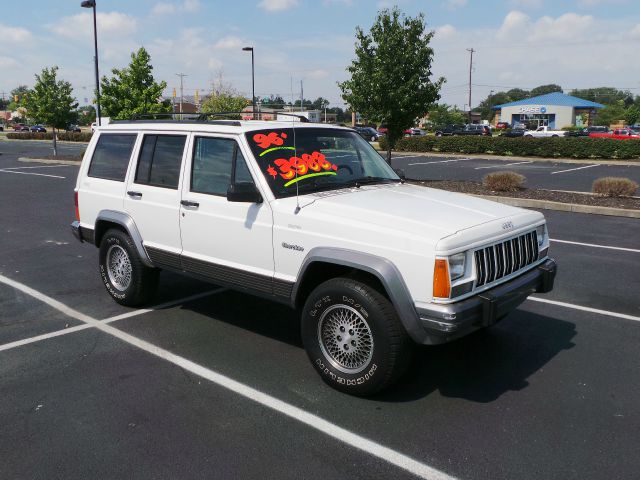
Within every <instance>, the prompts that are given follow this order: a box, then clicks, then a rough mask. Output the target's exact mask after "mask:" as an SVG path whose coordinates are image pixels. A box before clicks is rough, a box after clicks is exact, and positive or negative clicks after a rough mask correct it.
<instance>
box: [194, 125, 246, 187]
mask: <svg viewBox="0 0 640 480" xmlns="http://www.w3.org/2000/svg"><path fill="white" fill-rule="evenodd" d="M234 157H235V158H236V181H237V182H253V179H252V178H251V174H250V173H249V170H248V167H247V164H246V162H245V160H244V157H243V156H242V153H241V152H240V151H239V150H238V148H237V143H236V142H235V141H234V140H230V139H226V138H205V137H199V138H196V141H195V146H194V151H193V167H192V169H191V191H192V192H198V193H208V194H211V195H220V196H226V195H227V190H228V189H229V184H230V183H231V169H232V166H233V160H234Z"/></svg>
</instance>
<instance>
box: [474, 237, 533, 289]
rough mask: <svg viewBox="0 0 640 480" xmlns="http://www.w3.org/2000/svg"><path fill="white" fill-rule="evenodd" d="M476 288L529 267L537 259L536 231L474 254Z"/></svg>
mask: <svg viewBox="0 0 640 480" xmlns="http://www.w3.org/2000/svg"><path fill="white" fill-rule="evenodd" d="M474 256H475V260H476V273H477V280H476V287H481V286H483V285H487V284H488V283H492V282H495V281H496V280H500V279H501V278H503V277H506V276H507V275H511V274H512V273H514V272H517V271H518V270H521V269H523V268H525V267H526V266H528V265H531V264H532V263H533V262H535V261H536V260H537V259H538V236H537V234H536V231H535V230H534V231H533V232H529V233H525V234H524V235H520V236H519V237H515V238H511V239H509V240H505V241H504V242H501V243H496V244H495V245H490V246H488V247H484V248H481V249H479V250H476V251H475V252H474Z"/></svg>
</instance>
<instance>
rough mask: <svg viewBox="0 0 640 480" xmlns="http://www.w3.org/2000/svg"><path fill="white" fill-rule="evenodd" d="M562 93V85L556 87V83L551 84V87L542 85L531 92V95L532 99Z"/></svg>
mask: <svg viewBox="0 0 640 480" xmlns="http://www.w3.org/2000/svg"><path fill="white" fill-rule="evenodd" d="M555 92H559V93H562V87H561V86H560V85H556V84H555V83H550V84H549V85H540V86H539V87H536V88H534V89H533V90H531V92H529V95H531V96H532V97H537V96H539V95H546V94H548V93H555Z"/></svg>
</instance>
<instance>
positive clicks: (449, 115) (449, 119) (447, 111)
mask: <svg viewBox="0 0 640 480" xmlns="http://www.w3.org/2000/svg"><path fill="white" fill-rule="evenodd" d="M466 121H467V116H466V115H465V114H464V112H461V111H460V110H458V109H457V108H454V107H451V106H450V105H446V104H444V103H442V104H439V105H435V106H434V107H433V108H431V109H430V110H429V124H430V125H432V126H434V127H439V126H444V125H454V124H461V123H465V122H466Z"/></svg>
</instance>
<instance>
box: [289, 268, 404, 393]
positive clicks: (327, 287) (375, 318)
mask: <svg viewBox="0 0 640 480" xmlns="http://www.w3.org/2000/svg"><path fill="white" fill-rule="evenodd" d="M350 327H355V330H354V329H351V328H350ZM342 333H344V337H343V336H341V334H342ZM334 335H335V338H334ZM302 342H303V343H304V347H305V349H306V351H307V354H308V355H309V359H310V360H311V363H312V364H313V366H314V368H315V369H316V370H317V371H318V373H319V374H320V376H321V377H322V379H323V380H324V381H325V382H326V383H327V384H328V385H329V386H331V387H333V388H335V389H336V390H340V391H342V392H345V393H348V394H351V395H358V396H366V395H372V394H374V393H377V392H379V391H381V390H383V389H385V388H387V387H389V386H390V385H392V384H393V383H394V382H395V381H397V380H398V378H399V377H400V376H401V375H402V373H403V372H404V371H405V370H406V368H407V366H408V365H409V361H410V359H411V353H412V350H413V342H412V341H411V339H410V338H409V336H408V335H407V333H406V331H405V329H404V327H403V326H402V324H401V322H400V319H399V318H398V315H397V314H396V311H395V309H394V308H393V305H392V304H391V302H389V300H387V299H386V298H385V297H384V296H383V295H382V294H380V293H379V292H377V291H376V290H375V289H373V288H371V287H370V286H368V285H367V284H365V283H362V282H359V281H356V280H352V279H348V278H334V279H331V280H328V281H326V282H324V283H322V284H320V285H319V286H318V287H316V288H315V290H313V292H311V294H310V295H309V298H308V299H307V301H306V302H305V305H304V308H303V310H302Z"/></svg>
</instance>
